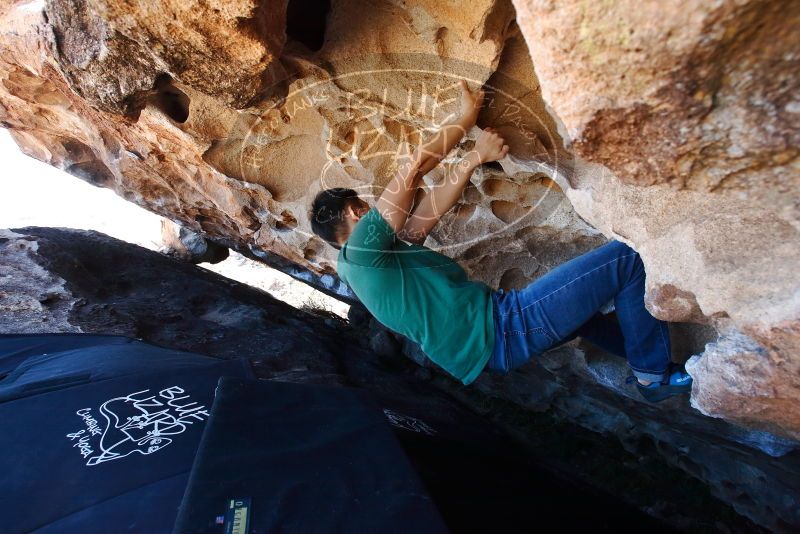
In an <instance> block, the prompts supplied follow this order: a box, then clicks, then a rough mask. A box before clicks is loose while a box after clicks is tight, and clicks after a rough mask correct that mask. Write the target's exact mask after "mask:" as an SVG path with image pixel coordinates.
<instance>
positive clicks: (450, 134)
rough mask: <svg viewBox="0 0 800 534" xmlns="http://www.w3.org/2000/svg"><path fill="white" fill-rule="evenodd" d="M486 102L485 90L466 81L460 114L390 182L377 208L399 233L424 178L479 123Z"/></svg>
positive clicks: (418, 151)
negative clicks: (471, 89) (481, 109)
mask: <svg viewBox="0 0 800 534" xmlns="http://www.w3.org/2000/svg"><path fill="white" fill-rule="evenodd" d="M482 102H483V91H478V92H476V93H474V94H473V93H472V92H470V90H469V87H467V83H466V82H465V81H463V80H462V81H461V108H460V109H461V113H460V116H459V117H458V118H457V119H455V120H452V121H449V122H447V123H446V124H445V125H444V126H442V128H440V129H439V130H438V131H437V132H436V134H434V135H433V137H431V138H430V139H428V140H427V141H425V142H424V143H423V144H422V145H420V146H419V147H418V148H417V149H416V150H415V151H414V153H413V154H412V156H411V159H410V160H409V161H408V162H406V163H404V164H403V165H402V166H401V167H400V169H399V170H398V171H397V173H396V174H395V176H394V178H392V181H390V182H389V184H387V186H386V189H384V191H383V194H381V197H380V198H379V199H378V202H377V204H376V207H377V209H378V211H379V212H380V214H381V215H383V218H384V219H386V222H388V223H389V226H391V227H392V229H393V230H394V231H395V232H400V231H401V230H402V229H403V227H404V226H405V225H406V221H407V220H408V217H409V214H410V212H411V207H412V204H413V202H414V196H415V195H416V192H417V188H418V187H419V184H420V180H421V179H422V177H423V176H424V175H425V174H426V173H428V172H429V171H431V170H432V169H433V168H434V167H436V166H437V165H438V164H439V162H440V161H441V160H442V158H444V157H445V156H446V155H447V154H448V153H449V152H450V151H451V150H452V149H453V147H454V146H455V145H456V143H458V142H459V141H460V140H461V138H462V137H464V134H465V133H466V132H467V131H468V130H470V129H471V128H472V127H473V126H474V125H475V121H476V120H477V117H478V112H479V111H480V107H481V104H482Z"/></svg>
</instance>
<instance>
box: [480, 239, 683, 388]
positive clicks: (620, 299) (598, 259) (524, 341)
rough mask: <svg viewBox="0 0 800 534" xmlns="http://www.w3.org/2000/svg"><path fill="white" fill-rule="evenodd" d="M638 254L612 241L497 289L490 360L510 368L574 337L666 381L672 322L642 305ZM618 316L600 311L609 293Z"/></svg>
mask: <svg viewBox="0 0 800 534" xmlns="http://www.w3.org/2000/svg"><path fill="white" fill-rule="evenodd" d="M644 280H645V272H644V265H643V264H642V260H641V258H640V257H639V254H638V253H637V252H636V251H635V250H633V249H632V248H630V247H629V246H628V245H625V244H624V243H620V242H618V241H610V242H608V243H606V244H605V245H603V246H601V247H598V248H596V249H594V250H591V251H589V252H587V253H586V254H583V255H582V256H579V257H577V258H574V259H572V260H570V261H568V262H566V263H564V264H562V265H559V266H558V267H556V268H555V269H553V270H551V271H550V272H549V273H547V274H546V275H544V276H542V277H541V278H539V279H538V280H535V281H534V282H532V283H531V284H530V285H528V287H526V288H525V289H522V290H519V291H518V290H514V289H512V290H510V291H508V292H506V291H503V290H502V289H500V290H498V291H495V292H493V293H492V301H493V304H494V327H495V342H494V351H493V353H492V357H491V358H490V360H489V363H488V365H487V367H488V368H489V369H491V370H494V371H500V372H506V373H507V372H508V371H510V370H511V369H514V368H516V367H519V366H520V365H522V364H523V363H525V362H527V361H528V360H529V359H531V358H532V357H534V356H538V355H540V354H541V353H542V352H544V351H546V350H547V349H550V348H553V347H555V346H556V345H559V344H561V343H565V342H567V341H569V340H571V339H573V338H575V337H577V336H581V337H582V338H584V339H586V340H588V341H590V342H592V343H594V344H595V345H598V346H599V347H601V348H603V349H605V350H607V351H609V352H612V353H614V354H617V355H619V356H622V357H623V358H626V359H627V360H628V363H629V364H630V366H631V369H632V370H633V374H634V375H636V376H637V377H639V378H642V379H644V380H651V381H658V380H661V379H662V378H663V377H664V375H665V373H666V372H667V368H668V366H669V362H670V342H669V330H668V329H667V323H665V322H664V321H659V320H658V319H656V318H655V317H653V316H652V315H650V313H649V312H648V311H647V309H646V308H645V307H644ZM612 299H613V301H614V307H615V308H616V316H617V318H616V319H614V318H612V317H607V316H604V315H603V314H602V313H600V312H599V310H600V309H602V308H603V306H604V305H605V304H606V303H607V302H609V301H610V300H612Z"/></svg>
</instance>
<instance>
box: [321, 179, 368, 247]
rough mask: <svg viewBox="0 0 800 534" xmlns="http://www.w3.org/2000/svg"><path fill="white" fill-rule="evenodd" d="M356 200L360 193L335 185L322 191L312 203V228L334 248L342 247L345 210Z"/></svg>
mask: <svg viewBox="0 0 800 534" xmlns="http://www.w3.org/2000/svg"><path fill="white" fill-rule="evenodd" d="M355 200H358V193H356V192H355V191H353V190H352V189H345V188H343V187H334V188H333V189H326V190H324V191H320V192H319V194H317V196H316V197H315V198H314V203H313V204H312V205H311V217H310V218H311V229H312V230H313V231H314V233H315V234H317V235H318V236H320V237H321V238H322V239H324V240H325V241H327V242H328V243H330V245H331V246H333V247H334V248H337V249H338V248H341V246H340V245H339V233H340V229H341V228H342V226H343V225H344V210H345V208H347V206H348V205H351V204H352V203H353V201H355Z"/></svg>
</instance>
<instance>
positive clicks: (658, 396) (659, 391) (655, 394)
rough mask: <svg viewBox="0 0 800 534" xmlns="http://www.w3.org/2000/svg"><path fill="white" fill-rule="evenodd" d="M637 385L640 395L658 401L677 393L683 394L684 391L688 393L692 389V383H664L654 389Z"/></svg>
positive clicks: (648, 399)
mask: <svg viewBox="0 0 800 534" xmlns="http://www.w3.org/2000/svg"><path fill="white" fill-rule="evenodd" d="M637 387H638V388H639V393H641V395H642V397H644V398H645V400H647V401H650V402H660V401H662V400H664V399H668V398H670V397H675V396H677V395H683V394H684V393H689V392H690V391H692V384H681V385H680V386H673V385H665V386H661V387H658V388H655V389H650V388H645V387H641V386H638V385H637Z"/></svg>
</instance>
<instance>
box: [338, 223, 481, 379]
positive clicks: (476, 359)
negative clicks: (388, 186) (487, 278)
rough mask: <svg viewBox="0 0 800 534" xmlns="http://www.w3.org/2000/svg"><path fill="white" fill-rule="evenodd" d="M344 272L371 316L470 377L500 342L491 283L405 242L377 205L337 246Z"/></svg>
mask: <svg viewBox="0 0 800 534" xmlns="http://www.w3.org/2000/svg"><path fill="white" fill-rule="evenodd" d="M336 270H337V272H338V273H339V277H340V278H341V279H342V280H344V281H345V282H346V283H347V285H348V286H350V288H351V289H352V290H353V292H355V294H356V296H358V298H359V299H360V300H361V302H362V303H363V304H364V306H366V308H367V309H368V310H369V311H370V313H372V315H373V316H374V317H375V318H376V319H377V320H378V321H380V322H381V323H382V324H384V325H385V326H387V327H388V328H390V329H392V330H394V331H395V332H397V333H399V334H402V335H404V336H406V337H408V338H409V339H411V340H413V341H416V342H417V343H419V344H420V346H421V347H422V350H423V351H424V352H425V354H426V355H427V356H428V357H429V358H430V359H431V360H433V361H434V362H435V363H436V364H438V365H440V366H441V367H443V368H444V369H445V370H446V371H447V372H449V373H450V374H451V375H453V376H455V377H456V378H458V379H459V380H461V381H462V382H463V383H464V384H469V383H470V382H472V381H473V380H475V379H476V378H477V377H478V375H479V374H480V373H481V371H482V370H483V368H484V367H485V366H486V362H488V361H489V357H490V356H491V353H492V348H493V346H494V320H493V318H492V296H491V291H492V290H491V289H490V288H489V286H487V285H486V284H483V283H481V282H473V281H471V280H469V279H468V278H467V274H466V273H465V272H464V270H463V269H462V268H461V267H460V266H459V265H458V264H457V263H456V262H454V261H453V260H452V259H450V258H448V257H447V256H444V255H443V254H439V253H438V252H434V251H432V250H431V249H429V248H427V247H423V246H420V245H411V244H408V243H405V242H403V241H401V240H400V239H399V238H398V237H397V236H396V234H395V233H394V230H392V227H391V226H389V223H387V222H386V220H385V219H384V218H383V217H382V216H381V214H380V213H379V212H378V210H377V209H376V208H372V209H371V210H369V211H368V212H367V213H366V214H365V215H364V216H363V217H362V218H361V220H360V221H358V223H357V224H356V225H355V227H354V228H353V233H352V234H350V237H349V239H348V240H347V242H346V243H345V244H344V245H343V246H342V249H341V250H340V251H339V258H338V264H337V268H336Z"/></svg>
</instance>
